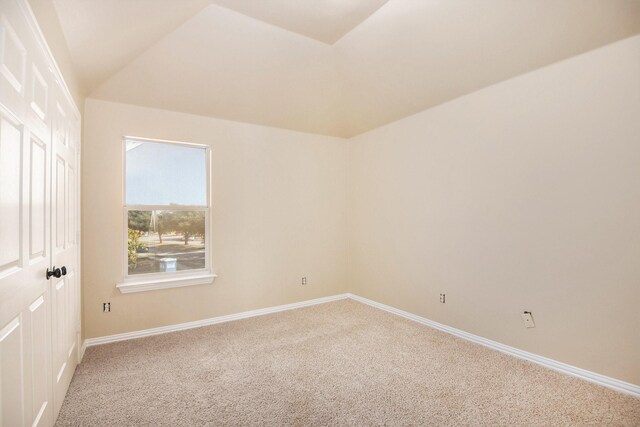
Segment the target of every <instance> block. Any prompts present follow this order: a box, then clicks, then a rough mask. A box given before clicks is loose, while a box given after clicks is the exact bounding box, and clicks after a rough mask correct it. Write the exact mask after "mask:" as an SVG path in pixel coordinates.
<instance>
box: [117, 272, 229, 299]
mask: <svg viewBox="0 0 640 427" xmlns="http://www.w3.org/2000/svg"><path fill="white" fill-rule="evenodd" d="M216 277H218V276H217V275H215V274H199V275H197V276H186V277H171V278H167V279H162V278H153V279H148V280H135V281H130V282H129V281H127V282H122V283H118V284H117V285H116V288H118V289H119V290H120V292H121V293H123V294H129V293H133V292H145V291H155V290H158V289H170V288H181V287H183V286H195V285H209V284H211V283H213V281H214V280H215V279H216Z"/></svg>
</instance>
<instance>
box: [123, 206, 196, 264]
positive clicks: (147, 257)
mask: <svg viewBox="0 0 640 427" xmlns="http://www.w3.org/2000/svg"><path fill="white" fill-rule="evenodd" d="M128 237H129V240H128V245H127V256H128V261H129V274H147V273H158V272H172V271H183V270H196V269H204V268H205V241H206V239H205V212H204V211H202V210H199V211H188V210H174V211H171V210H130V211H129V212H128Z"/></svg>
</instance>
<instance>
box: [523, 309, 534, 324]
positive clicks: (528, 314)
mask: <svg viewBox="0 0 640 427" xmlns="http://www.w3.org/2000/svg"><path fill="white" fill-rule="evenodd" d="M521 316H522V320H523V321H524V327H525V328H535V327H536V324H535V323H533V316H532V315H531V312H530V311H525V312H524V313H522V314H521Z"/></svg>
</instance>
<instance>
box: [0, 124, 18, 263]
mask: <svg viewBox="0 0 640 427" xmlns="http://www.w3.org/2000/svg"><path fill="white" fill-rule="evenodd" d="M21 128H22V126H19V125H17V124H16V123H15V122H12V121H9V120H8V117H7V116H6V115H5V116H2V115H0V218H2V221H0V236H2V240H3V244H2V245H1V246H0V274H2V272H3V271H6V270H8V269H10V268H12V267H17V266H18V264H19V261H20V217H21V216H22V211H21V203H20V175H19V173H16V172H17V171H18V172H19V171H20V170H21V169H22V167H21V165H22V155H21V151H22V150H21V148H22V129H21Z"/></svg>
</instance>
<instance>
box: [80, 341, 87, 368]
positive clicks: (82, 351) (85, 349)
mask: <svg viewBox="0 0 640 427" xmlns="http://www.w3.org/2000/svg"><path fill="white" fill-rule="evenodd" d="M85 351H87V340H84V341H82V345H81V346H80V354H79V355H78V363H80V362H82V359H83V358H84V352H85Z"/></svg>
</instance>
